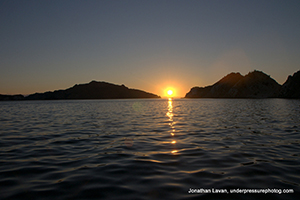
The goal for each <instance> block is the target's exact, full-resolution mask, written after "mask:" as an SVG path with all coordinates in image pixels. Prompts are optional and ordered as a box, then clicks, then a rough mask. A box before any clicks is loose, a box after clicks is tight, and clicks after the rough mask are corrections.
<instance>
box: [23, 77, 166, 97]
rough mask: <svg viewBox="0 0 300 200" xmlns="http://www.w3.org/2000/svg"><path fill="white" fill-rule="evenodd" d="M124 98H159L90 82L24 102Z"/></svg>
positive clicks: (120, 87)
mask: <svg viewBox="0 0 300 200" xmlns="http://www.w3.org/2000/svg"><path fill="white" fill-rule="evenodd" d="M125 98H160V97H159V96H157V95H155V94H151V93H148V92H144V91H142V90H136V89H130V88H128V87H126V86H125V85H115V84H111V83H106V82H97V81H91V82H90V83H86V84H76V85H74V86H73V87H71V88H68V89H66V90H56V91H53V92H45V93H35V94H31V95H29V96H27V97H25V98H24V99H25V100H59V99H125Z"/></svg>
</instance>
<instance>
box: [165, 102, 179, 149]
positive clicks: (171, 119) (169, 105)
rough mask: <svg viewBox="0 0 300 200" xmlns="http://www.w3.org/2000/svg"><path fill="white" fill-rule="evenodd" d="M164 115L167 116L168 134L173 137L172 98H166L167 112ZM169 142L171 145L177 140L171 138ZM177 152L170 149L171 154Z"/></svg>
mask: <svg viewBox="0 0 300 200" xmlns="http://www.w3.org/2000/svg"><path fill="white" fill-rule="evenodd" d="M166 115H167V116H168V117H169V126H170V128H171V132H170V135H171V136H172V137H174V136H175V128H174V121H173V116H174V115H173V99H172V98H169V100H168V112H167V113H166ZM170 143H171V144H172V145H175V144H176V143H177V142H176V140H174V138H172V141H171V142H170ZM173 148H174V147H173ZM177 152H178V151H177V150H176V149H174V150H173V151H171V153H172V154H174V153H177Z"/></svg>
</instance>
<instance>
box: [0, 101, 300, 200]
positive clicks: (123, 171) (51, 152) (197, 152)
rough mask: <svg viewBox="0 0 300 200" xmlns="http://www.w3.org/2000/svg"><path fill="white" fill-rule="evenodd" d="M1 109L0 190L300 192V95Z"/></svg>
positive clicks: (166, 195) (70, 193)
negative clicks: (296, 97)
mask: <svg viewBox="0 0 300 200" xmlns="http://www.w3.org/2000/svg"><path fill="white" fill-rule="evenodd" d="M0 113H1V115H0V199H198V198H201V199H253V198H256V199H266V198H272V199H296V197H299V192H300V187H299V185H300V101H299V100H284V99H263V100H255V99H195V100H194V99H174V100H168V99H161V100H89V101H88V100H87V101H84V100H81V101H22V102H0ZM238 188H240V189H268V188H269V189H277V191H279V190H282V194H278V193H273V194H271V193H269V194H241V193H236V194H233V193H231V191H232V189H238ZM201 189H202V190H201ZM215 189H227V192H228V194H227V193H225V194H217V193H213V192H216V190H215ZM278 189H279V190H278ZM284 189H290V190H288V191H289V192H290V193H288V194H283V190H284ZM191 191H194V192H195V191H197V192H199V193H191ZM204 191H206V192H209V191H210V192H211V193H206V192H204ZM292 192H293V193H292Z"/></svg>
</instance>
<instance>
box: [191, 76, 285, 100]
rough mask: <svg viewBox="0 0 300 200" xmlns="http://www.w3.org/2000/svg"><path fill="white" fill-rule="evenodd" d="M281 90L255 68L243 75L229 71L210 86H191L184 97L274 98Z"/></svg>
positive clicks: (272, 80) (279, 86)
mask: <svg viewBox="0 0 300 200" xmlns="http://www.w3.org/2000/svg"><path fill="white" fill-rule="evenodd" d="M287 87H288V86H287ZM281 90H282V86H281V85H280V84H278V83H277V82H276V81H275V80H274V79H272V78H271V77H270V76H269V75H266V74H265V73H263V72H261V71H257V70H255V71H253V72H249V73H248V74H247V75H245V76H242V75H241V74H240V73H230V74H228V75H227V76H225V77H224V78H222V79H221V80H219V81H218V82H216V83H215V84H213V85H211V86H207V87H193V88H192V89H191V90H190V91H189V92H188V93H187V94H186V96H185V98H276V97H279V96H280V93H281ZM282 97H283V98H285V96H284V95H282Z"/></svg>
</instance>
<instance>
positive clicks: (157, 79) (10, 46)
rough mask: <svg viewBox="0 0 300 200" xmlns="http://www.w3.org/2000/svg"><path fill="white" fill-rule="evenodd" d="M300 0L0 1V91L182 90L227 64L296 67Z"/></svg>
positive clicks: (272, 71) (232, 67) (277, 70)
mask: <svg viewBox="0 0 300 200" xmlns="http://www.w3.org/2000/svg"><path fill="white" fill-rule="evenodd" d="M299 10H300V1H298V0H296V1H291V0H289V1H286V0H282V1H276V0H272V1H262V0H260V1H254V0H251V1H240V0H235V1H225V0H224V1H223V0H217V1H214V0H211V1H189V0H185V1H183V0H181V1H176V0H168V1H162V0H160V1H154V0H151V1H133V0H130V1H126V0H120V1H112V0H110V1H100V0H95V1H83V0H82V1H75V0H71V1H66V0H63V1H62V0H49V1H47V0H43V1H33V0H26V1H13V0H9V1H8V0H7V1H0V44H1V48H0V55H1V59H0V94H15V93H21V94H29V93H34V92H44V91H47V90H55V89H64V88H67V87H70V86H73V85H74V84H76V83H86V82H90V81H91V80H98V81H107V82H112V83H116V84H125V85H126V86H128V87H131V88H138V89H142V90H146V91H149V92H153V93H156V94H158V95H164V94H163V91H164V89H165V88H166V87H173V88H174V89H176V90H177V96H184V95H185V93H186V92H188V91H189V89H190V88H191V87H193V86H206V85H210V84H213V83H215V82H216V81H218V80H219V79H220V78H222V77H223V76H225V75H226V74H228V73H230V72H241V73H242V74H243V75H244V74H246V73H248V72H249V71H253V70H254V69H258V70H262V71H264V72H265V73H267V74H269V75H271V77H272V78H274V79H275V80H277V81H278V82H279V83H281V84H282V83H283V82H284V81H285V80H286V78H287V76H288V75H290V74H293V73H294V72H296V71H298V70H299V69H300V67H299V66H300V56H299V52H300V39H299V36H300V12H299Z"/></svg>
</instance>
